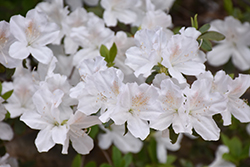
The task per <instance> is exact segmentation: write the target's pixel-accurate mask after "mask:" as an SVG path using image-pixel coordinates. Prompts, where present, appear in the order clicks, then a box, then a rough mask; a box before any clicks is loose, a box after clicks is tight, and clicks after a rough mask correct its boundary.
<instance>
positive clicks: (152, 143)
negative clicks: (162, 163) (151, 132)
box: [147, 138, 157, 163]
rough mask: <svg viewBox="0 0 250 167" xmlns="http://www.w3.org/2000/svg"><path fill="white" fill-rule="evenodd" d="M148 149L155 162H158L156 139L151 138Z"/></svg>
mask: <svg viewBox="0 0 250 167" xmlns="http://www.w3.org/2000/svg"><path fill="white" fill-rule="evenodd" d="M147 149H148V154H149V157H150V159H151V161H152V162H153V163H157V156H156V141H155V140H154V139H153V138H151V139H150V142H149V145H148V147H147Z"/></svg>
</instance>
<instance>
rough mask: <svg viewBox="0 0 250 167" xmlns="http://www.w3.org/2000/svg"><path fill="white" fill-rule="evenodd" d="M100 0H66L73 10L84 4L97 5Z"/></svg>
mask: <svg viewBox="0 0 250 167" xmlns="http://www.w3.org/2000/svg"><path fill="white" fill-rule="evenodd" d="M98 2H99V0H66V3H67V4H68V5H69V7H70V9H71V11H75V10H76V9H77V8H79V7H82V6H83V4H87V5H89V6H96V5H97V4H98Z"/></svg>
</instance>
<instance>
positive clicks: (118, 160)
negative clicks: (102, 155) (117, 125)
mask: <svg viewBox="0 0 250 167" xmlns="http://www.w3.org/2000/svg"><path fill="white" fill-rule="evenodd" d="M112 160H113V163H114V167H121V165H122V153H121V152H120V150H119V149H118V148H117V147H115V146H113V147H112Z"/></svg>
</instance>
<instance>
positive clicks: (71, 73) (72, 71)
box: [68, 67, 75, 79]
mask: <svg viewBox="0 0 250 167" xmlns="http://www.w3.org/2000/svg"><path fill="white" fill-rule="evenodd" d="M74 71H75V67H73V68H72V70H71V72H70V74H69V77H68V78H69V79H71V77H72V75H73V73H74Z"/></svg>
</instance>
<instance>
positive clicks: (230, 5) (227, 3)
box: [224, 0, 233, 15]
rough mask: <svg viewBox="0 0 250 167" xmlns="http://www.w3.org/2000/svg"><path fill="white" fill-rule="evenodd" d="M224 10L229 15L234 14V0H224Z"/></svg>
mask: <svg viewBox="0 0 250 167" xmlns="http://www.w3.org/2000/svg"><path fill="white" fill-rule="evenodd" d="M224 8H225V10H226V11H227V13H228V14H229V15H231V14H232V13H233V3H232V0H224Z"/></svg>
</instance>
